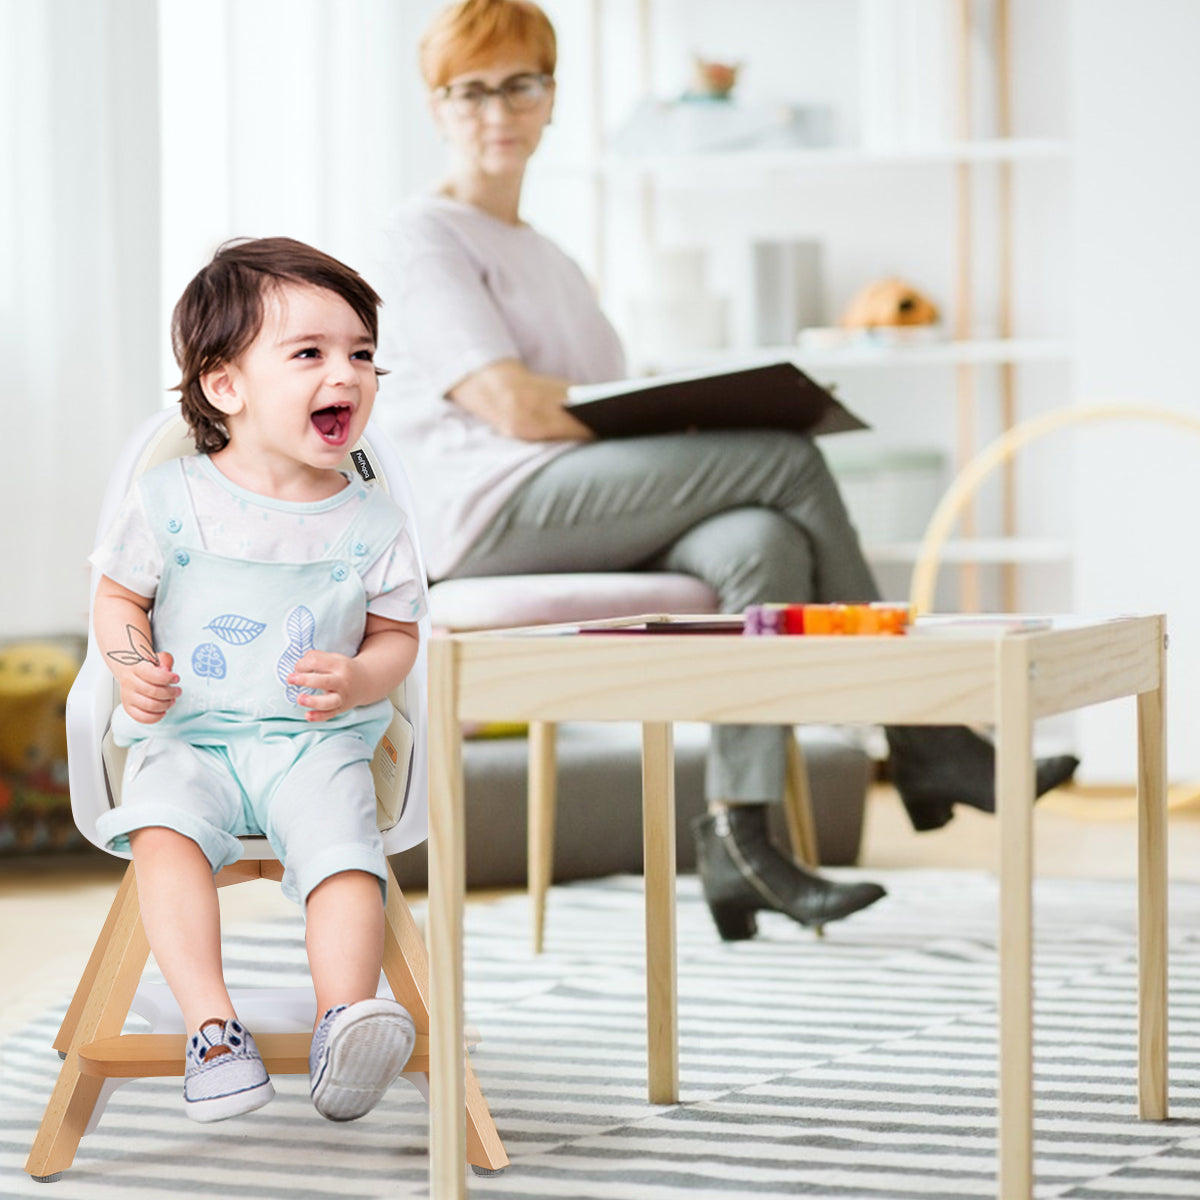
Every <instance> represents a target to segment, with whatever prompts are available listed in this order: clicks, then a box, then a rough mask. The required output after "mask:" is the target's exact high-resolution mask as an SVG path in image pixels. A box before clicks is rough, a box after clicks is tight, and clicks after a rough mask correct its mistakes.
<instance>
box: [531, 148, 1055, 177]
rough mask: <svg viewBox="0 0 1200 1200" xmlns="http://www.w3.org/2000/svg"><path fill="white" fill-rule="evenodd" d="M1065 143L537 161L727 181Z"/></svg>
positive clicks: (555, 167)
mask: <svg viewBox="0 0 1200 1200" xmlns="http://www.w3.org/2000/svg"><path fill="white" fill-rule="evenodd" d="M1069 157H1070V143H1069V142H1068V141H1066V140H1065V139H1063V138H990V139H980V140H976V141H959V142H946V143H944V144H942V145H929V146H897V147H894V148H890V149H885V148H882V147H880V148H869V147H865V146H784V147H774V148H762V149H757V150H755V149H746V150H711V151H706V152H695V153H683V154H670V153H666V152H664V153H662V154H658V155H654V156H650V155H634V154H616V153H613V152H609V153H607V154H603V155H601V156H600V157H599V158H598V159H595V160H576V161H568V160H559V161H557V162H554V161H547V162H545V163H544V164H543V167H544V169H546V170H548V171H558V172H565V173H597V172H598V173H601V174H605V175H614V176H619V175H634V176H643V175H647V174H650V175H655V176H663V177H665V176H670V175H677V174H678V175H686V174H689V173H692V172H696V173H699V172H703V173H704V174H705V175H709V174H710V173H713V174H716V175H717V176H718V177H719V178H721V179H724V180H725V181H727V182H728V183H730V184H734V185H736V184H737V183H739V182H741V181H743V180H744V179H745V177H746V173H747V172H759V171H797V170H824V169H826V168H829V167H888V166H900V167H904V166H946V165H951V166H953V165H956V164H959V163H1001V162H1009V163H1017V162H1056V161H1063V162H1065V161H1066V160H1067V159H1069Z"/></svg>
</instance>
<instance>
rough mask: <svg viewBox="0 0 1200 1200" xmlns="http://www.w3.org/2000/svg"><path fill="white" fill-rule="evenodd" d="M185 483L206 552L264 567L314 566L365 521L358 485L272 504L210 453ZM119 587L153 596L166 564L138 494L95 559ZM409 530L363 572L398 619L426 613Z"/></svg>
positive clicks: (376, 601) (375, 609)
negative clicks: (231, 474) (352, 526)
mask: <svg viewBox="0 0 1200 1200" xmlns="http://www.w3.org/2000/svg"><path fill="white" fill-rule="evenodd" d="M183 464H184V472H183V473H184V479H185V481H186V483H187V488H188V494H189V495H190V497H191V501H192V511H193V512H194V513H195V516H196V522H197V524H198V525H199V528H200V536H201V538H202V539H203V541H204V549H206V550H209V551H211V552H212V553H213V554H220V555H223V556H225V557H227V558H248V559H255V560H257V561H259V562H293V563H298V562H313V561H315V560H317V559H321V558H324V557H325V556H326V555H327V554H328V553H329V551H330V550H331V549H332V548H333V546H334V544H335V543H336V542H337V540H338V539H339V538H340V537H341V535H342V534H343V533H344V532H345V530H346V529H347V528H348V527H349V525H350V522H351V521H353V520H354V518H355V517H356V516H357V515H358V513H359V510H360V509H361V507H362V505H363V503H364V499H363V498H362V495H361V493H360V490H359V489H358V488H356V487H353V486H351V485H352V481H351V480H350V478H349V477H347V482H346V490H345V491H342V492H338V493H337V494H336V495H334V496H330V497H329V498H328V499H326V500H317V501H314V502H312V503H295V502H291V501H284V500H271V499H269V498H267V497H264V496H259V495H256V494H255V493H254V492H249V491H247V490H246V489H245V488H242V487H239V486H238V485H237V484H236V483H234V482H233V481H232V480H229V479H226V478H225V476H224V475H222V474H221V472H220V471H218V470H217V468H216V466H214V465H213V463H212V461H211V460H210V459H209V458H208V456H207V455H204V454H197V455H194V456H190V457H188V458H185V459H184V460H183ZM88 561H89V562H91V563H92V565H93V566H94V567H96V568H97V569H98V570H99V571H101V572H103V574H105V575H107V576H108V577H109V579H111V580H112V581H113V582H114V583H119V584H120V585H121V586H122V587H126V588H128V589H129V590H130V591H131V592H137V594H138V595H139V596H148V597H152V596H154V595H155V594H156V593H157V592H158V581H159V579H160V578H161V576H162V567H163V558H162V551H161V549H160V548H159V544H158V539H157V538H156V537H155V536H154V532H153V530H152V529H151V527H150V522H149V520H148V518H147V516H146V510H145V508H144V506H143V504H142V497H141V490H140V489H139V488H137V487H133V488H130V490H129V494H128V495H127V496H126V497H125V499H124V501H123V502H122V504H121V507H120V509H119V510H118V511H117V515H116V517H115V518H114V519H113V523H112V525H110V526H109V529H108V532H107V533H106V534H105V536H104V539H103V541H102V542H101V543H100V545H99V546H98V547H97V548H96V549H95V551H93V553H92V555H91V557H90V558H89V560H88ZM422 583H423V581H422V579H421V578H420V571H419V568H418V563H417V555H416V551H415V550H414V549H413V544H412V540H411V538H409V536H408V532H407V530H403V529H402V530H401V531H400V534H399V536H398V537H397V538H396V540H395V541H394V542H393V543H392V546H391V549H390V550H388V551H385V552H384V553H383V554H381V555H380V556H379V557H378V558H377V559H376V560H375V561H374V562H373V563H372V564H371V566H370V568H369V569H368V570H367V571H365V572H363V585H364V587H365V588H366V593H367V611H368V612H372V613H376V614H377V615H379V616H381V617H388V618H389V619H391V620H393V621H418V620H420V619H421V617H422V616H424V615H425V592H424V588H423V586H422Z"/></svg>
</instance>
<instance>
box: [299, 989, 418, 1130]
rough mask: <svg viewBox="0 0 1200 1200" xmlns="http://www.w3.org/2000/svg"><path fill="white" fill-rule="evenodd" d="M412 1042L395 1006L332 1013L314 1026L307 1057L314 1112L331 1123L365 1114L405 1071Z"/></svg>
mask: <svg viewBox="0 0 1200 1200" xmlns="http://www.w3.org/2000/svg"><path fill="white" fill-rule="evenodd" d="M416 1040H417V1032H416V1028H415V1027H414V1025H413V1019H412V1017H411V1016H409V1014H408V1009H406V1008H405V1007H404V1006H403V1005H402V1004H397V1003H396V1001H395V1000H381V999H376V1000H360V1001H359V1002H358V1003H357V1004H340V1005H338V1007H337V1008H331V1009H330V1010H329V1011H328V1012H327V1013H326V1014H325V1015H324V1016H323V1017H322V1018H321V1020H320V1022H319V1023H318V1025H317V1030H316V1032H315V1033H314V1034H313V1039H312V1049H311V1050H310V1051H309V1054H308V1079H309V1087H310V1090H311V1092H312V1101H313V1104H314V1105H315V1106H316V1109H317V1112H319V1113H320V1114H321V1116H323V1117H327V1118H328V1119H329V1120H331V1121H353V1120H355V1119H356V1118H358V1117H361V1116H364V1115H365V1114H366V1113H369V1112H370V1111H371V1109H373V1108H374V1107H375V1105H376V1104H378V1103H379V1101H380V1100H381V1099H382V1097H383V1093H384V1092H386V1091H387V1090H388V1088H389V1087H391V1086H392V1084H393V1083H394V1082H395V1080H396V1077H397V1076H398V1075H399V1074H400V1073H401V1071H403V1070H404V1066H405V1064H406V1063H407V1062H408V1059H409V1056H410V1055H411V1054H412V1049H413V1044H414V1043H415V1042H416Z"/></svg>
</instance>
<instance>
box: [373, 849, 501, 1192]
mask: <svg viewBox="0 0 1200 1200" xmlns="http://www.w3.org/2000/svg"><path fill="white" fill-rule="evenodd" d="M383 938H384V940H383V974H384V978H385V979H386V980H387V981H388V986H389V987H390V988H391V989H392V995H393V996H395V998H396V999H397V1000H398V1001H399V1002H400V1003H401V1004H403V1005H404V1007H405V1008H407V1009H408V1011H409V1012H410V1013H411V1014H412V1019H413V1022H414V1024H415V1025H416V1027H417V1037H418V1041H417V1045H418V1048H419V1047H420V1046H421V1045H422V1043H423V1044H424V1045H425V1046H426V1048H427V1047H428V1039H429V954H428V952H427V950H426V948H425V942H424V939H423V938H422V937H421V931H420V930H419V929H418V928H417V924H416V922H415V921H414V920H413V915H412V910H411V909H410V908H409V907H408V902H407V901H406V900H405V899H404V893H403V892H402V891H401V890H400V885H399V884H398V883H397V882H396V876H395V875H394V874H393V873H392V870H391V868H390V867H389V868H388V892H387V906H386V910H385V923H384V935H383ZM409 1069H410V1070H413V1071H422V1072H424V1073H425V1075H426V1076H428V1074H429V1061H428V1049H426V1057H425V1061H424V1062H421V1061H419V1059H418V1056H417V1054H416V1053H415V1052H414V1054H413V1057H412V1058H411V1059H410V1060H409ZM437 1099H438V1098H437V1096H436V1095H434V1096H431V1097H430V1102H431V1103H432V1104H436V1103H437ZM466 1103H467V1162H469V1163H470V1164H471V1166H472V1167H474V1168H476V1170H477V1171H480V1170H482V1171H485V1172H486V1171H500V1170H502V1169H503V1168H504V1167H506V1166H508V1155H507V1153H505V1150H504V1143H503V1142H502V1141H501V1140H500V1134H499V1132H498V1131H497V1130H496V1122H495V1121H494V1120H493V1119H492V1114H491V1110H490V1109H489V1108H488V1104H487V1100H486V1099H484V1095H483V1090H482V1089H481V1088H480V1086H479V1080H478V1079H477V1078H476V1076H475V1071H474V1068H473V1067H472V1066H471V1060H470V1058H469V1057H468V1058H467V1060H466Z"/></svg>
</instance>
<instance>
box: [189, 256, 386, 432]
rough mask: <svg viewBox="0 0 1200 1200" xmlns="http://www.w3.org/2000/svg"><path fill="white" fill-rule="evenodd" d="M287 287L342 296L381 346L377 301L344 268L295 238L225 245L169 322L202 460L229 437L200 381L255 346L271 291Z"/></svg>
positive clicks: (369, 289) (366, 285)
mask: <svg viewBox="0 0 1200 1200" xmlns="http://www.w3.org/2000/svg"><path fill="white" fill-rule="evenodd" d="M287 283H293V284H307V285H308V286H310V287H318V288H324V289H325V290H326V291H329V292H333V293H334V294H335V295H338V296H340V297H341V298H342V299H343V300H345V301H346V303H347V304H348V305H350V307H351V308H352V309H353V310H354V312H355V313H356V314H357V316H358V318H359V319H360V320H361V321H362V323H363V324H364V325H365V326H366V327H367V331H368V333H370V335H371V340H372V341H378V340H379V305H380V303H381V301H380V299H379V296H378V295H376V293H375V290H374V289H373V288H372V287H371V285H370V284H369V283H367V281H366V280H365V279H363V277H362V276H361V275H360V274H359V273H358V272H357V271H355V270H353V269H352V268H351V267H348V266H346V264H345V263H342V262H338V260H337V259H336V258H332V257H331V256H330V255H328V254H324V253H322V252H321V251H320V250H317V249H314V248H313V247H312V246H309V245H306V244H305V243H304V242H298V241H296V240H295V239H293V238H283V237H273V238H238V239H235V240H234V241H229V242H225V243H224V245H222V246H220V247H219V248H218V249H217V252H216V254H214V255H213V258H212V262H210V263H209V264H208V266H206V267H205V268H204V269H203V270H202V271H200V272H199V273H198V274H197V275H196V277H195V278H194V279H193V280H192V281H191V283H189V284H188V285H187V287H186V288H185V289H184V292H183V295H182V296H180V298H179V303H178V304H176V305H175V312H174V314H173V316H172V318H171V347H172V349H173V350H174V351H175V361H176V362H177V363H178V364H179V370H180V372H181V373H182V378H181V379H180V381H179V383H178V384H177V385H176V388H175V390H176V391H178V392H179V404H180V407H181V409H182V410H183V416H184V419H185V420H186V421H187V423H188V426H189V428H190V429H191V431H192V436H193V437H194V438H195V441H196V449H197V450H199V451H200V452H201V453H202V454H212V453H213V452H214V451H217V450H222V449H224V447H225V446H226V444H227V443H228V441H229V434H228V433H227V432H226V429H225V424H224V414H223V413H221V412H220V410H219V409H217V408H215V407H214V406H213V405H212V404H210V403H209V401H208V398H207V397H206V396H205V395H204V389H203V388H202V387H201V386H200V380H201V378H202V377H203V376H204V375H207V374H208V373H209V372H210V371H215V370H216V369H217V368H218V367H220V366H222V365H223V364H224V363H228V362H232V361H233V360H234V359H236V358H237V356H238V355H239V354H241V353H242V352H243V351H244V350H246V349H247V348H248V347H249V345H250V343H251V342H253V341H254V339H255V338H256V337H257V336H258V332H259V330H260V329H261V328H262V322H263V296H264V295H265V294H266V292H267V289H268V288H271V287H279V286H281V285H282V284H287ZM376 374H382V372H379V371H376Z"/></svg>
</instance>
